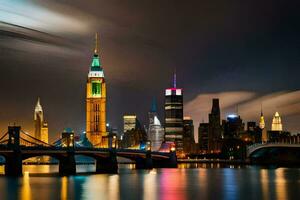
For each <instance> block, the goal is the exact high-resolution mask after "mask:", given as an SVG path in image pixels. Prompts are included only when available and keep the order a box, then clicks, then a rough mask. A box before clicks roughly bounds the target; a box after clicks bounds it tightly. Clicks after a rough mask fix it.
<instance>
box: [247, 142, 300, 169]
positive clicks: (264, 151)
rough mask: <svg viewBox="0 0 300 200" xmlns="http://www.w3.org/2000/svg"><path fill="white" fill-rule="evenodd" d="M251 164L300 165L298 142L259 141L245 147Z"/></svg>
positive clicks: (299, 146)
mask: <svg viewBox="0 0 300 200" xmlns="http://www.w3.org/2000/svg"><path fill="white" fill-rule="evenodd" d="M247 158H248V159H249V160H250V162H251V163H253V164H276V165H282V166H287V165H288V166H290V165H297V166H299V165H300V144H299V143H260V144H254V145H251V146H249V147H248V148H247Z"/></svg>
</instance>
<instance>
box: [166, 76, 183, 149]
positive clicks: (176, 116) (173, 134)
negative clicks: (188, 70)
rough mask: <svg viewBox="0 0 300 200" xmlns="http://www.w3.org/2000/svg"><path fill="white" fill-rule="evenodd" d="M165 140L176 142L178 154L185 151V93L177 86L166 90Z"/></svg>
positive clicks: (174, 82)
mask: <svg viewBox="0 0 300 200" xmlns="http://www.w3.org/2000/svg"><path fill="white" fill-rule="evenodd" d="M165 141H166V142H174V143H175V146H176V152H177V154H180V153H183V94H182V89H181V88H177V86H176V73H175V74H174V79H173V87H172V88H168V89H166V90H165Z"/></svg>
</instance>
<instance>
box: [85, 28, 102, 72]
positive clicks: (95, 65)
mask: <svg viewBox="0 0 300 200" xmlns="http://www.w3.org/2000/svg"><path fill="white" fill-rule="evenodd" d="M89 77H104V73H103V68H102V65H101V62H100V57H99V49H98V34H97V33H96V35H95V50H94V56H93V60H92V64H91V68H90V73H89Z"/></svg>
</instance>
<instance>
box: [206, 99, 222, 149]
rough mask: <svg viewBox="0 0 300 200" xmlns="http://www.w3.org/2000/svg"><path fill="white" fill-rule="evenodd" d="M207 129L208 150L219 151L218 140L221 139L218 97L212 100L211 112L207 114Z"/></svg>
mask: <svg viewBox="0 0 300 200" xmlns="http://www.w3.org/2000/svg"><path fill="white" fill-rule="evenodd" d="M208 119H209V130H208V150H209V151H210V152H214V151H219V150H220V145H219V140H220V139H221V137H222V135H221V133H222V129H221V113H220V106H219V99H213V100H212V108H211V113H210V114H209V116H208Z"/></svg>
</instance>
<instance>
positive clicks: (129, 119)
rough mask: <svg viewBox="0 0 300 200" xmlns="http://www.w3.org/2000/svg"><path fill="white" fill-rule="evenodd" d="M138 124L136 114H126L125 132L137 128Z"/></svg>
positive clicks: (124, 117)
mask: <svg viewBox="0 0 300 200" xmlns="http://www.w3.org/2000/svg"><path fill="white" fill-rule="evenodd" d="M136 126H137V118H136V115H124V116H123V130H124V133H126V132H127V131H130V130H132V129H135V128H136Z"/></svg>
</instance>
